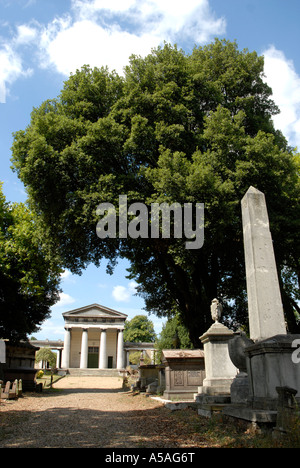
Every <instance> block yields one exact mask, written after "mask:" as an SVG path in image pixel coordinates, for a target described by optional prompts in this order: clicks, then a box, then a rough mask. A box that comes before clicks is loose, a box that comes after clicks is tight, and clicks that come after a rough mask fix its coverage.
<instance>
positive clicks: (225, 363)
mask: <svg viewBox="0 0 300 468" xmlns="http://www.w3.org/2000/svg"><path fill="white" fill-rule="evenodd" d="M233 336H234V334H233V331H232V330H229V329H228V328H227V327H225V326H224V325H222V324H221V323H219V322H216V323H214V324H213V325H212V326H211V327H210V328H209V330H208V331H207V332H206V333H204V335H202V336H201V337H200V340H201V342H202V343H203V348H204V358H205V373H206V377H205V379H204V381H203V386H201V387H199V388H198V392H199V393H200V394H206V395H218V396H220V395H224V396H225V395H226V396H230V386H231V384H232V381H233V379H234V377H235V376H236V374H237V369H236V367H235V366H234V365H233V363H232V361H231V359H230V357H229V352H228V342H229V340H231V339H232V338H233Z"/></svg>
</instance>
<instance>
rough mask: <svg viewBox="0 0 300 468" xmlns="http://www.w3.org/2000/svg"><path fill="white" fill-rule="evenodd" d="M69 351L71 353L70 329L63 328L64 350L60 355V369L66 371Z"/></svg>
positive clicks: (68, 363)
mask: <svg viewBox="0 0 300 468" xmlns="http://www.w3.org/2000/svg"><path fill="white" fill-rule="evenodd" d="M70 351H71V328H65V339H64V350H63V355H62V363H61V367H62V368H63V369H68V368H69V367H70Z"/></svg>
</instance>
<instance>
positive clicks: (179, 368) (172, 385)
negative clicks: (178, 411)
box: [162, 349, 205, 400]
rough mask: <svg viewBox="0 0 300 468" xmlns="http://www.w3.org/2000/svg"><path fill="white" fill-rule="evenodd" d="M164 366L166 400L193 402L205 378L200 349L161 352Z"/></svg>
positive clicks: (164, 395) (202, 353)
mask: <svg viewBox="0 0 300 468" xmlns="http://www.w3.org/2000/svg"><path fill="white" fill-rule="evenodd" d="M162 363H163V364H164V365H165V385H166V389H165V391H164V394H163V398H165V399H167V400H193V399H194V394H195V393H196V392H197V391H198V387H199V386H201V385H202V383H203V380H204V378H205V367H204V352H203V351H202V350H200V349H193V350H190V349H169V350H163V351H162Z"/></svg>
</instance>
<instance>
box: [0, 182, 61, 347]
mask: <svg viewBox="0 0 300 468" xmlns="http://www.w3.org/2000/svg"><path fill="white" fill-rule="evenodd" d="M59 265H60V264H59V259H57V258H55V256H52V255H50V253H49V251H48V249H47V246H46V245H45V244H44V242H43V240H42V239H41V238H40V235H39V230H38V228H37V225H36V223H35V222H34V219H33V216H32V214H31V213H30V211H29V210H28V208H27V207H26V206H25V205H23V204H22V203H14V204H9V203H7V202H6V200H5V197H4V195H3V193H2V190H1V184H0V337H2V338H6V339H10V340H11V341H18V340H20V339H27V336H28V335H29V334H30V333H33V332H36V331H37V330H38V329H39V326H40V325H41V324H42V323H43V321H44V320H45V319H46V318H48V317H49V315H50V307H51V306H52V305H53V304H54V303H55V302H56V301H57V300H58V294H59V281H60V273H61V272H62V269H61V268H60V266H59Z"/></svg>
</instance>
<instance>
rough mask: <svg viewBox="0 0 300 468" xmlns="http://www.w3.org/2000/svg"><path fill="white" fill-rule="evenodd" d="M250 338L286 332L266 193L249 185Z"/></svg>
mask: <svg viewBox="0 0 300 468" xmlns="http://www.w3.org/2000/svg"><path fill="white" fill-rule="evenodd" d="M242 220H243V235H244V251H245V263H246V279H247V294H248V308H249V328H250V338H251V339H253V340H254V341H258V340H264V339H266V338H269V337H270V336H274V335H278V334H285V333H286V326H285V321H284V314H283V307H282V301H281V294H280V289H279V282H278V275H277V269H276V263H275V256H274V250H273V244H272V237H271V233H270V228H269V217H268V212H267V206H266V200H265V195H264V194H263V193H262V192H260V191H259V190H257V189H255V188H254V187H250V188H249V190H248V191H247V193H246V195H245V196H244V198H243V199H242Z"/></svg>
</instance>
